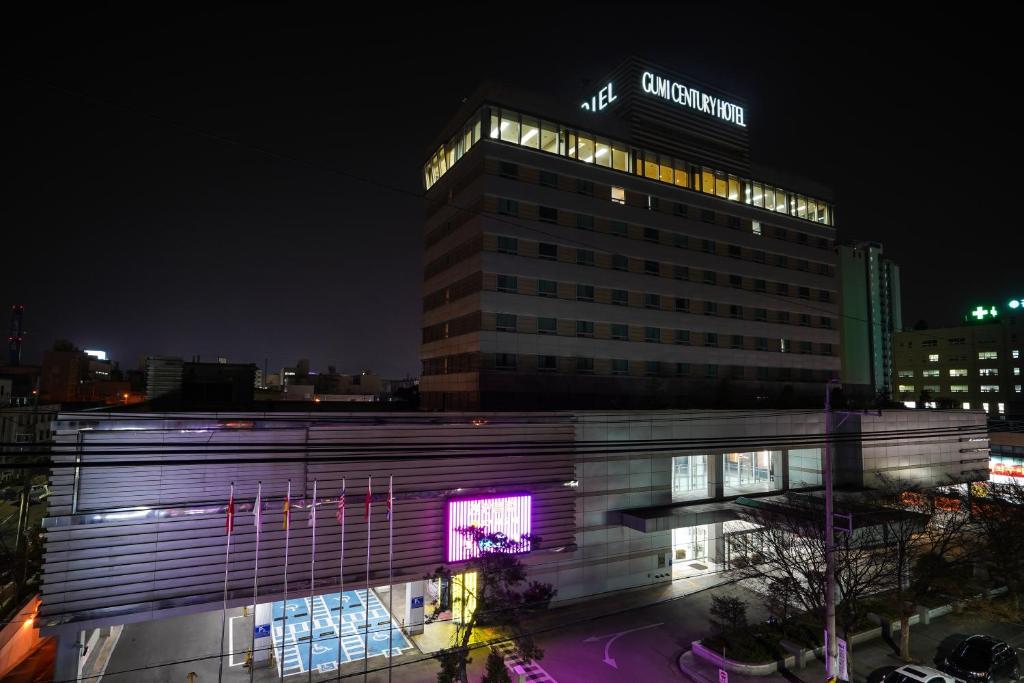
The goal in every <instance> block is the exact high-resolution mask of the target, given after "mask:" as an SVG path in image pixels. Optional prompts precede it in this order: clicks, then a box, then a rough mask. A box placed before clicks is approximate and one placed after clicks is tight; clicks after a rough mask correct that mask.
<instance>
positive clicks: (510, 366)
mask: <svg viewBox="0 0 1024 683" xmlns="http://www.w3.org/2000/svg"><path fill="white" fill-rule="evenodd" d="M494 367H496V368H499V369H501V370H515V369H516V354H514V353H496V354H494Z"/></svg>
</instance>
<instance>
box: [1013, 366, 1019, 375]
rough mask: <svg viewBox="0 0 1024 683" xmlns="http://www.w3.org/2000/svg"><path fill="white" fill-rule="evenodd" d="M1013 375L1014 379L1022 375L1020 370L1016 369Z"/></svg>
mask: <svg viewBox="0 0 1024 683" xmlns="http://www.w3.org/2000/svg"><path fill="white" fill-rule="evenodd" d="M1013 375H1014V377H1017V376H1019V375H1020V368H1014V369H1013Z"/></svg>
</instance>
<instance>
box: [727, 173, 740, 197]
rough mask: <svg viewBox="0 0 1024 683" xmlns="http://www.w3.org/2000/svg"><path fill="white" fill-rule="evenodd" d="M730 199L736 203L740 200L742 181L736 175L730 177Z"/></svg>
mask: <svg viewBox="0 0 1024 683" xmlns="http://www.w3.org/2000/svg"><path fill="white" fill-rule="evenodd" d="M729 199H731V200H732V201H734V202H738V201H739V200H740V179H739V178H737V177H736V176H734V175H731V176H729Z"/></svg>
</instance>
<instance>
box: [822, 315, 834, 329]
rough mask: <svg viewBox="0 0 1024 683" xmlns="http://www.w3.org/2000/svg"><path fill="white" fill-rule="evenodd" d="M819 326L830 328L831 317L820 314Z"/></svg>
mask: <svg viewBox="0 0 1024 683" xmlns="http://www.w3.org/2000/svg"><path fill="white" fill-rule="evenodd" d="M821 326H822V327H829V328H831V327H832V318H826V317H824V316H822V318H821Z"/></svg>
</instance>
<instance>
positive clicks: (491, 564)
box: [427, 527, 555, 683]
mask: <svg viewBox="0 0 1024 683" xmlns="http://www.w3.org/2000/svg"><path fill="white" fill-rule="evenodd" d="M456 531H457V532H458V533H460V534H463V535H464V536H465V537H466V538H467V539H469V540H471V541H472V542H473V545H474V546H475V547H476V548H479V549H480V554H479V556H477V557H475V558H473V559H471V560H469V561H468V562H467V563H466V564H465V565H464V566H463V567H461V568H460V570H461V571H460V575H461V576H462V577H463V578H462V579H460V580H458V581H453V579H454V578H455V576H454V574H453V572H452V570H451V569H450V568H448V567H445V566H441V567H438V568H437V569H435V570H434V572H433V574H431V575H430V576H429V577H427V578H428V579H432V580H441V581H442V583H443V584H444V585H447V586H453V585H455V584H458V585H459V591H460V596H459V601H460V602H461V604H462V606H463V610H462V614H460V617H459V618H458V619H453V622H452V623H453V625H454V632H453V634H452V643H451V646H450V647H447V648H443V649H441V650H439V651H438V652H437V653H435V654H434V658H435V659H437V660H438V662H439V663H440V664H441V670H440V671H439V672H438V675H437V680H438V683H467V680H468V679H467V667H468V665H469V662H470V656H469V653H470V647H471V645H472V643H473V632H474V630H475V629H476V628H477V627H478V626H484V625H492V626H496V627H498V628H500V629H501V631H502V632H503V635H505V636H507V637H508V638H510V639H511V640H512V641H513V643H514V645H515V648H516V651H517V654H518V655H519V658H520V659H522V660H523V661H524V662H530V661H533V660H538V659H541V658H542V657H543V656H544V652H543V650H541V649H540V647H538V646H537V644H536V642H535V641H534V639H533V636H532V635H531V634H530V633H529V632H528V631H526V629H525V628H523V625H522V619H523V617H524V616H525V615H526V613H527V612H529V611H531V610H536V609H542V608H545V607H547V605H548V604H549V603H550V602H551V599H552V598H553V597H554V596H555V589H554V588H552V587H551V585H550V584H544V583H538V582H536V581H529V582H528V581H527V578H526V568H525V567H524V565H523V563H522V560H521V559H520V557H519V556H518V553H522V552H524V551H525V550H527V549H529V548H531V547H532V548H536V547H537V545H538V544H539V542H540V538H539V537H536V536H525V535H524V536H522V537H521V538H519V539H511V538H509V537H507V536H506V535H505V534H502V533H500V532H489V531H488V530H487V529H485V528H482V527H465V528H461V529H456ZM469 575H474V581H473V582H471V581H469V580H467V579H466V578H465V577H467V576H469ZM473 602H475V608H472V609H467V608H466V607H467V606H468V605H471V604H472V603H473ZM441 614H442V612H441V611H435V612H434V613H433V614H432V615H431V616H429V617H427V621H428V622H429V621H436V620H437V619H438V618H440V615H441ZM489 666H493V663H491V664H490V665H489Z"/></svg>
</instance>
